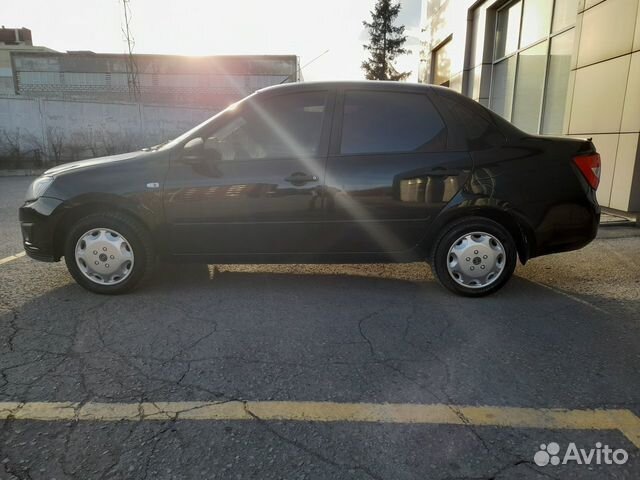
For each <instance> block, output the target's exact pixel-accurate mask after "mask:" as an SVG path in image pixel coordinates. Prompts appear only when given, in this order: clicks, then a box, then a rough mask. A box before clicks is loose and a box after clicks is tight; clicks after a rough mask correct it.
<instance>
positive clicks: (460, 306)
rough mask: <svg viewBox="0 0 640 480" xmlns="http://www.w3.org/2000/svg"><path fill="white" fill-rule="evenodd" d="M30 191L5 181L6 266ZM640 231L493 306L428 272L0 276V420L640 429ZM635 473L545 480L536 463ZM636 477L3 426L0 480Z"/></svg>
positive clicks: (502, 455)
mask: <svg viewBox="0 0 640 480" xmlns="http://www.w3.org/2000/svg"><path fill="white" fill-rule="evenodd" d="M29 181H30V179H28V178H0V258H3V257H5V256H9V255H12V254H15V253H18V252H19V251H21V250H22V247H21V241H20V235H19V225H18V223H17V207H18V206H19V204H20V203H21V201H22V198H23V194H24V191H25V189H26V186H27V184H28V182H29ZM639 232H640V230H638V229H632V228H622V227H607V229H606V230H604V229H603V231H602V233H601V235H600V236H599V238H598V239H597V240H596V241H595V242H593V243H592V244H591V245H589V246H588V247H586V248H585V249H583V250H581V251H578V252H570V253H565V254H560V255H554V256H549V257H544V258H540V259H535V260H533V261H531V262H530V263H529V264H527V265H526V266H524V267H522V266H521V267H519V268H518V270H517V272H516V275H515V276H514V278H513V279H512V281H511V282H510V284H509V285H507V287H505V288H504V289H503V290H502V291H500V292H499V293H498V294H496V295H494V296H492V297H489V298H484V299H467V298H460V297H456V296H454V295H452V294H450V293H448V292H447V291H445V290H444V289H443V288H441V287H439V286H438V285H437V283H436V282H435V280H434V279H433V277H432V275H431V274H430V272H429V271H428V268H426V267H425V266H424V265H422V264H408V265H349V266H345V265H322V266H314V265H286V266H281V265H264V266H256V265H243V266H219V267H214V266H197V265H196V266H184V267H180V266H171V265H162V266H161V267H160V268H159V270H158V273H157V275H156V276H155V278H154V280H153V281H152V282H151V284H149V285H147V286H146V287H145V288H143V289H141V290H139V291H137V292H135V293H134V294H130V295H125V296H118V297H103V296H97V295H93V294H90V293H88V292H86V291H84V290H83V289H82V288H80V287H79V286H77V285H76V284H75V283H74V282H73V280H72V279H71V277H70V275H69V274H68V273H67V272H66V269H65V268H64V266H63V265H62V264H60V263H58V264H44V263H38V262H35V261H33V260H30V259H28V258H20V259H17V260H14V261H12V262H9V263H6V264H4V265H0V332H2V333H1V334H0V401H1V402H15V401H17V402H67V401H70V402H80V403H81V404H85V403H87V402H105V403H109V402H119V403H139V402H183V401H203V402H229V401H231V400H240V401H269V400H275V401H316V402H328V401H331V402H354V403H376V404H378V403H386V402H390V403H415V404H448V405H449V404H453V405H472V406H474V405H478V406H482V405H491V406H498V407H500V406H504V407H529V408H566V409H628V410H630V411H632V412H634V413H635V414H636V415H640V314H639V313H638V312H640V235H639ZM548 442H557V443H559V444H561V445H564V446H566V445H567V444H568V443H569V442H575V443H576V444H577V446H578V447H579V448H586V449H590V448H593V447H594V445H595V444H596V442H601V443H602V444H608V445H610V446H611V447H612V448H623V449H625V450H626V451H627V452H628V453H629V460H628V461H627V463H626V464H625V465H599V466H598V465H577V464H575V463H574V464H568V465H559V466H546V467H538V466H536V465H535V464H534V463H533V455H534V454H535V453H536V451H537V450H538V449H539V446H540V444H542V443H545V444H546V443H548ZM639 477H640V455H639V453H638V449H637V448H636V447H635V446H634V445H633V444H632V443H631V442H630V441H629V439H627V438H626V437H625V436H624V435H623V434H621V433H620V432H619V431H614V430H546V429H541V428H540V429H538V428H535V429H534V428H530V429H524V428H507V427H487V426H477V425H471V424H468V425H438V424H432V425H423V424H406V425H403V424H384V423H356V422H346V421H345V422H330V423H326V422H293V421H288V422H287V421H264V420H262V419H260V418H256V419H255V421H246V420H243V421H227V420H219V421H207V420H181V419H179V418H178V419H167V420H166V421H161V420H156V421H117V422H99V421H68V420H65V421H37V420H14V419H7V420H3V421H2V423H1V425H0V479H3V480H4V479H53V478H55V479H57V480H60V479H67V478H69V479H93V478H134V479H144V478H149V479H183V478H184V479H214V478H220V479H236V478H238V479H244V478H259V479H272V478H273V479H280V478H282V479H303V478H304V479H343V478H345V479H352V478H353V479H393V480H395V479H427V478H428V479H431V478H434V479H453V478H473V479H490V478H496V479H497V478H518V479H529V478H531V479H533V478H562V479H565V478H576V479H582V478H594V479H595V478H598V479H599V478H629V479H635V478H639Z"/></svg>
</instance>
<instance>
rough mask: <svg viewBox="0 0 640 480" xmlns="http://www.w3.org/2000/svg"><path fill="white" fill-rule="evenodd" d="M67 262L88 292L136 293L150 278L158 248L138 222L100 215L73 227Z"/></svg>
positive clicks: (68, 239)
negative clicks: (138, 287) (136, 289)
mask: <svg viewBox="0 0 640 480" xmlns="http://www.w3.org/2000/svg"><path fill="white" fill-rule="evenodd" d="M110 259H115V260H110ZM64 260H65V263H66V264H67V269H68V270H69V273H70V274H71V276H72V277H73V278H74V280H75V281H76V282H77V283H78V284H80V285H81V286H82V287H84V288H85V289H87V290H89V291H90V292H94V293H99V294H105V295H117V294H120V293H125V292H129V291H131V290H133V289H134V288H135V287H136V286H138V285H139V284H140V283H142V282H144V281H145V280H147V279H148V278H149V277H150V276H151V272H152V270H153V266H154V263H155V249H154V246H153V242H152V241H151V237H150V235H149V233H148V232H147V230H146V228H145V227H144V226H143V225H141V224H140V223H139V222H138V221H136V220H135V219H133V218H131V217H129V216H128V215H126V214H123V213H119V212H101V213H93V214H90V215H87V216H86V217H83V218H81V219H80V220H78V221H77V222H75V223H74V224H73V225H72V226H71V228H70V229H69V232H68V234H67V237H66V240H65V244H64ZM110 261H111V262H112V263H111V264H109V263H108V262H110Z"/></svg>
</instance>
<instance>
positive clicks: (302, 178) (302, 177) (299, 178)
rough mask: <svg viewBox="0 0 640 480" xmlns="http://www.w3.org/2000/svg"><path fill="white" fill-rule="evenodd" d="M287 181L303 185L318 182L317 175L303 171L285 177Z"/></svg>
mask: <svg viewBox="0 0 640 480" xmlns="http://www.w3.org/2000/svg"><path fill="white" fill-rule="evenodd" d="M284 181H285V182H289V183H293V184H294V185H303V184H305V183H309V182H317V181H318V176H317V175H308V174H306V173H303V172H295V173H292V174H291V175H289V176H288V177H286V178H285V179H284Z"/></svg>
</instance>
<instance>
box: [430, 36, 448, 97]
mask: <svg viewBox="0 0 640 480" xmlns="http://www.w3.org/2000/svg"><path fill="white" fill-rule="evenodd" d="M450 48H451V39H450V38H449V39H447V40H446V41H445V42H443V43H442V44H441V45H440V46H439V47H438V48H436V49H435V50H434V51H433V81H432V82H431V83H434V84H436V85H442V86H443V87H448V86H449V80H450V79H451V52H450Z"/></svg>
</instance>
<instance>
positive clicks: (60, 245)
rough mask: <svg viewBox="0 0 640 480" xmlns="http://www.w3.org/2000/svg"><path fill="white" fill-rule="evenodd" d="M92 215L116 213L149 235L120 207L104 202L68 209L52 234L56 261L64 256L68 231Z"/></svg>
mask: <svg viewBox="0 0 640 480" xmlns="http://www.w3.org/2000/svg"><path fill="white" fill-rule="evenodd" d="M94 213H118V214H120V215H124V216H126V217H128V218H129V219H130V220H131V221H134V222H136V223H137V224H138V225H139V226H140V227H141V228H143V229H145V230H146V231H147V233H149V234H151V229H150V228H149V225H148V224H147V223H146V222H145V221H144V220H143V219H142V218H140V217H139V216H138V215H136V214H135V213H134V212H132V211H131V210H130V209H127V208H124V207H122V206H121V205H114V204H112V203H106V202H90V203H84V204H80V205H76V206H74V207H71V208H68V209H67V210H66V211H65V212H64V214H63V215H62V217H61V218H60V220H59V221H58V223H57V225H56V228H55V230H54V234H53V254H54V256H55V258H56V260H59V259H60V258H61V257H62V256H63V255H64V245H65V241H66V239H67V233H68V232H69V229H70V228H71V227H72V226H73V225H74V224H75V223H76V222H78V221H79V220H81V219H82V218H84V217H86V216H88V215H91V214H94Z"/></svg>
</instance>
